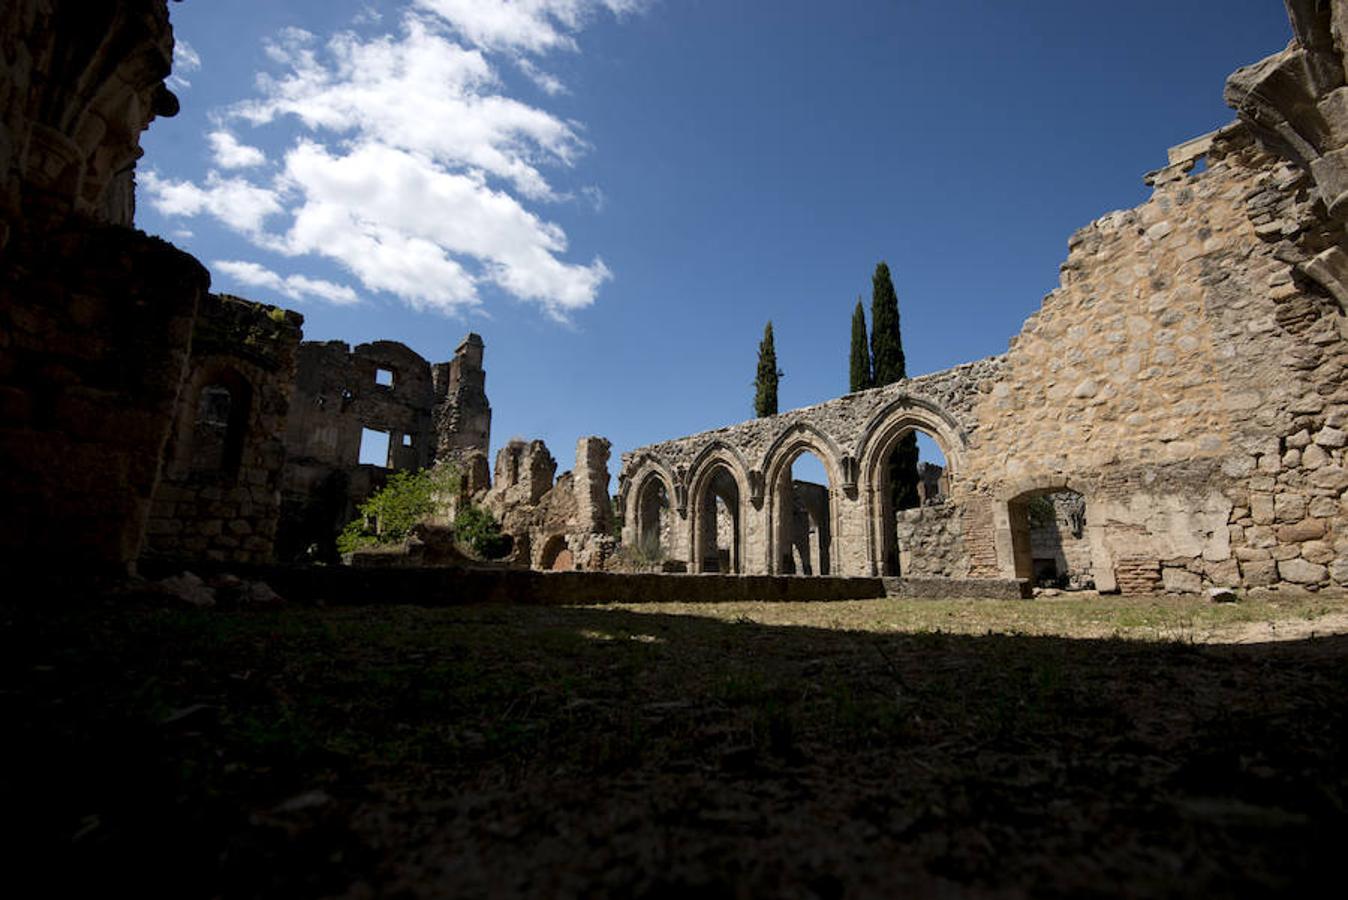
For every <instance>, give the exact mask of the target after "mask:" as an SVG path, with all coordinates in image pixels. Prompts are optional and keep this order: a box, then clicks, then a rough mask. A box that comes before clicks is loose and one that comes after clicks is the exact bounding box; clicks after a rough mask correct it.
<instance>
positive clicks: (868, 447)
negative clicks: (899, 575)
mask: <svg viewBox="0 0 1348 900" xmlns="http://www.w3.org/2000/svg"><path fill="white" fill-rule="evenodd" d="M911 431H921V432H925V433H926V434H927V435H929V436H930V437H931V438H932V440H934V441H935V442H936V445H937V447H939V448H940V450H941V453H942V454H943V455H944V456H945V460H946V472H947V474H948V475H949V476H950V478H951V481H952V483H953V482H954V480H955V479H956V478H958V477H959V473H960V471H961V470H962V468H963V457H964V451H965V450H966V449H967V448H968V445H969V439H968V436H967V435H966V434H965V432H964V429H963V428H961V427H960V424H959V420H958V419H956V418H955V417H954V416H953V415H951V414H950V413H949V412H948V411H946V410H945V409H944V408H942V407H941V406H940V405H939V404H937V403H934V402H932V401H931V400H928V399H926V398H924V397H914V396H911V395H908V394H900V395H899V396H898V397H896V398H895V399H894V400H893V401H891V402H890V403H888V404H886V405H885V406H884V407H883V408H882V409H881V410H880V411H879V412H878V413H876V414H875V415H874V416H873V417H872V418H871V420H870V421H869V422H868V423H867V424H866V428H865V429H864V430H863V431H862V433H861V437H860V438H859V439H858V441H857V460H858V469H859V470H860V477H859V490H860V492H861V496H862V499H863V500H864V502H865V503H866V521H867V529H866V531H867V534H866V540H867V554H866V555H867V558H868V559H869V560H870V564H871V574H872V575H883V574H890V573H893V572H895V571H896V570H897V566H898V551H899V548H898V546H897V538H896V536H895V534H894V527H893V519H894V515H895V510H894V509H893V505H892V503H891V501H890V497H889V490H888V484H889V481H888V463H889V457H890V454H891V453H893V451H894V449H895V447H897V446H898V443H899V441H900V440H901V439H902V438H903V437H904V436H905V435H907V434H908V433H909V432H911Z"/></svg>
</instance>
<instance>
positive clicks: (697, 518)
mask: <svg viewBox="0 0 1348 900" xmlns="http://www.w3.org/2000/svg"><path fill="white" fill-rule="evenodd" d="M698 482H699V483H698V487H697V489H696V491H695V493H694V498H695V500H694V506H693V542H692V544H693V556H694V560H695V563H696V566H697V571H699V572H721V573H739V572H742V571H744V569H743V565H744V548H743V534H744V529H743V521H742V514H741V507H740V500H741V497H740V485H739V481H738V480H737V479H736V478H735V475H734V473H732V472H731V470H730V468H729V466H728V465H726V464H725V463H724V462H719V461H718V462H716V463H714V464H713V465H712V466H711V467H710V468H709V469H707V470H706V471H705V472H704V473H703V475H702V476H701V477H700V478H699V479H698Z"/></svg>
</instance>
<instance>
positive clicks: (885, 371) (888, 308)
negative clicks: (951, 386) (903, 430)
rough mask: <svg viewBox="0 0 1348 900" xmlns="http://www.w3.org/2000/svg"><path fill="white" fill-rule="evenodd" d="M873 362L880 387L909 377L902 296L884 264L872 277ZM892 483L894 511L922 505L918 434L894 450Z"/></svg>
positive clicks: (914, 434) (891, 471)
mask: <svg viewBox="0 0 1348 900" xmlns="http://www.w3.org/2000/svg"><path fill="white" fill-rule="evenodd" d="M871 361H872V365H873V368H874V376H873V377H874V380H875V385H876V386H877V387H879V386H882V385H886V384H893V383H894V382H896V381H901V380H902V379H904V378H907V377H908V367H907V363H906V361H905V360H904V357H903V335H902V333H901V332H900V330H899V297H898V294H896V293H895V292H894V281H893V280H892V279H891V278H890V276H889V266H887V265H886V264H885V263H884V262H881V263H879V264H878V265H876V267H875V275H874V276H873V277H872V278H871ZM889 484H890V491H891V493H890V500H891V501H892V502H893V505H894V509H896V510H897V509H911V508H913V507H914V506H917V505H918V504H919V503H920V502H921V500H920V498H919V497H918V494H917V432H915V431H910V432H908V433H907V434H905V435H904V436H903V437H902V438H901V439H900V440H899V445H898V446H897V447H895V448H894V454H893V455H892V456H891V457H890V458H889Z"/></svg>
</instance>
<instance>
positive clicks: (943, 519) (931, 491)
mask: <svg viewBox="0 0 1348 900" xmlns="http://www.w3.org/2000/svg"><path fill="white" fill-rule="evenodd" d="M877 476H878V477H877V494H878V500H879V502H878V506H879V532H880V546H879V550H880V558H879V570H880V574H882V575H936V574H950V573H948V572H945V571H944V569H943V567H942V561H941V559H939V558H937V557H939V556H940V555H941V554H942V552H943V550H944V549H945V548H944V544H945V543H947V542H948V541H947V538H948V537H949V536H950V535H951V534H952V531H953V529H954V528H956V527H957V526H954V525H952V523H951V522H950V521H949V520H950V519H951V518H952V517H953V516H954V515H955V513H956V511H955V510H954V508H953V507H951V506H948V505H947V503H948V500H949V497H950V475H949V469H948V464H947V461H946V455H945V452H944V451H943V450H942V449H941V445H940V444H939V443H938V442H937V440H936V438H935V437H934V436H933V435H932V434H930V433H929V432H927V431H925V430H924V429H921V428H916V427H909V428H906V429H904V430H903V431H902V432H900V433H899V434H898V435H896V436H895V438H894V440H893V441H892V443H891V444H890V446H889V448H888V449H887V450H886V451H885V453H884V454H883V456H882V458H881V462H880V464H879V466H878V471H877ZM928 556H931V557H932V558H931V559H928V558H927V557H928Z"/></svg>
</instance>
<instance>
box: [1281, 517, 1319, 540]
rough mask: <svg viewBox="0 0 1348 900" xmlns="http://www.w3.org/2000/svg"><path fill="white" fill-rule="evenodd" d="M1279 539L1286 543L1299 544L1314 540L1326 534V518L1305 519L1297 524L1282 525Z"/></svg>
mask: <svg viewBox="0 0 1348 900" xmlns="http://www.w3.org/2000/svg"><path fill="white" fill-rule="evenodd" d="M1277 533H1278V540H1279V541H1280V542H1281V543H1284V544H1299V543H1304V542H1305V541H1314V540H1318V539H1319V538H1322V537H1324V535H1325V520H1324V519H1305V520H1303V521H1301V522H1297V523H1296V524H1295V525H1280V526H1279V527H1278V532H1277Z"/></svg>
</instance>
